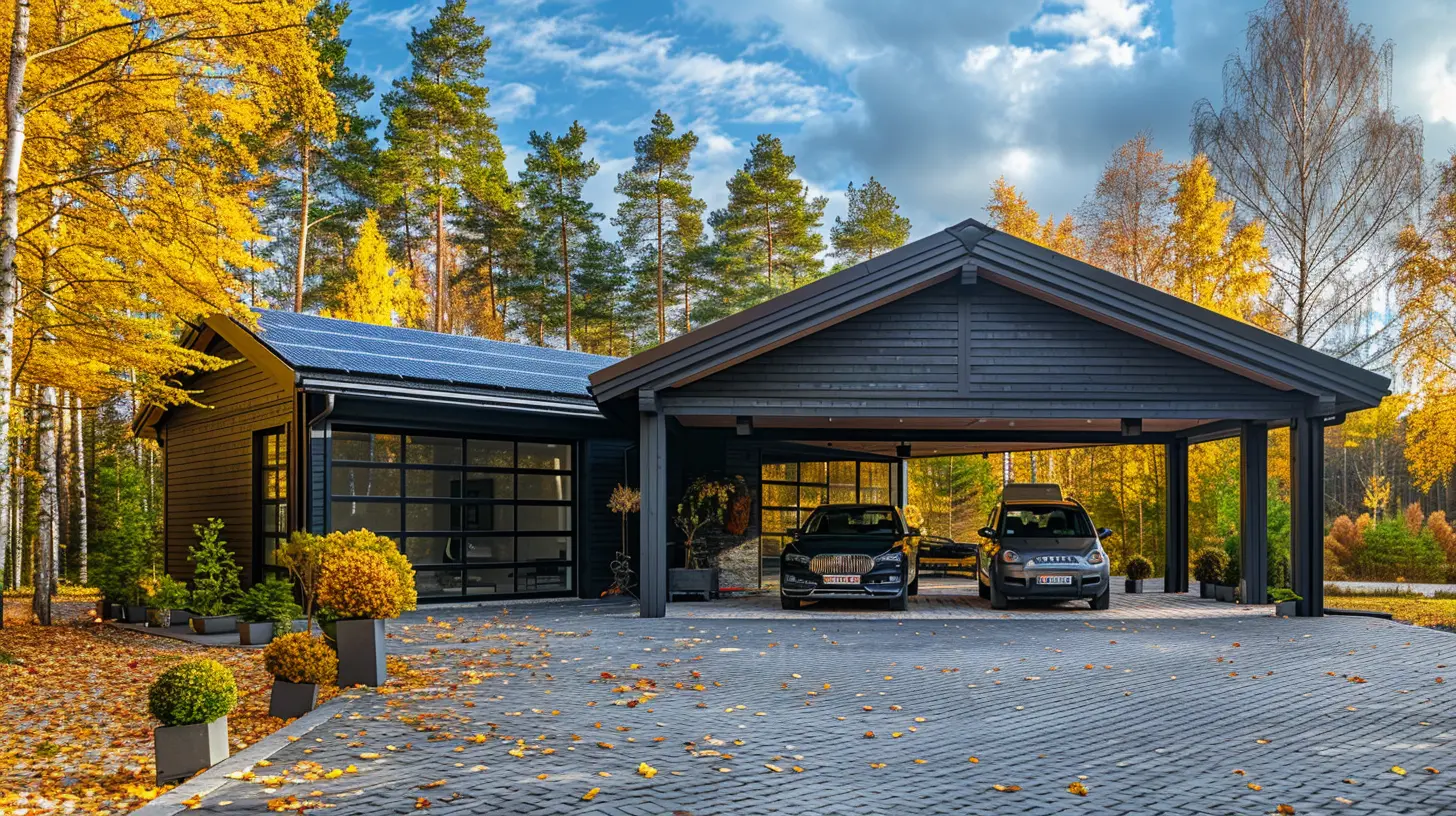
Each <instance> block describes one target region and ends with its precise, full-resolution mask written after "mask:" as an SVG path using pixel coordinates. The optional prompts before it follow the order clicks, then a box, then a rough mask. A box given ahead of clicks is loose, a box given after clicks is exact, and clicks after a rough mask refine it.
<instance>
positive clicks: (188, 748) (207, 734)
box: [152, 717, 228, 785]
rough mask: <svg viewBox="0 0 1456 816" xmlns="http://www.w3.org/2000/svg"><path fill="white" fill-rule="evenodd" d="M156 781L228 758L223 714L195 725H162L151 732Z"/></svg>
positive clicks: (183, 775) (175, 777)
mask: <svg viewBox="0 0 1456 816" xmlns="http://www.w3.org/2000/svg"><path fill="white" fill-rule="evenodd" d="M152 741H153V743H154V744H155V746H156V754H157V784H158V785H160V784H162V783H164V782H172V781H175V780H178V779H186V778H187V777H189V776H191V775H193V774H195V773H197V772H198V771H202V770H206V769H208V768H211V767H212V766H214V765H216V764H217V763H219V762H222V761H223V760H224V759H227V757H228V727H227V717H218V718H217V719H215V720H213V721H212V722H208V723H200V724H198V725H172V726H162V727H160V728H156V729H154V730H153V731H152Z"/></svg>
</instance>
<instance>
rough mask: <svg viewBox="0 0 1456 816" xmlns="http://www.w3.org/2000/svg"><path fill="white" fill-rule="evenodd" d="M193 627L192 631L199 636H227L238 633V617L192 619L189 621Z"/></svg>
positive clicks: (218, 616)
mask: <svg viewBox="0 0 1456 816" xmlns="http://www.w3.org/2000/svg"><path fill="white" fill-rule="evenodd" d="M187 622H188V624H190V625H191V626H192V631H194V632H196V633H197V634H199V635H226V634H228V633H230V632H236V631H238V616H237V615H213V616H211V617H206V618H199V617H195V616H194V617H191V618H188V619H187Z"/></svg>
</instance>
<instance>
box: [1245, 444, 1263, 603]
mask: <svg viewBox="0 0 1456 816" xmlns="http://www.w3.org/2000/svg"><path fill="white" fill-rule="evenodd" d="M1239 548H1240V549H1239V569H1240V572H1239V581H1240V584H1239V597H1240V598H1242V599H1243V601H1244V603H1252V604H1261V603H1267V602H1268V600H1269V596H1268V588H1269V426H1268V425H1266V424H1264V423H1262V422H1245V423H1244V424H1243V425H1242V426H1240V428H1239Z"/></svg>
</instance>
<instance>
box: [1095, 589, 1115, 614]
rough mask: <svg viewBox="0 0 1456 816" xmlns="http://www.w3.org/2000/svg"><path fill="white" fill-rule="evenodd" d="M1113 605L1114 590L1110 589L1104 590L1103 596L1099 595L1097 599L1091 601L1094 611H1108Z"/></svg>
mask: <svg viewBox="0 0 1456 816" xmlns="http://www.w3.org/2000/svg"><path fill="white" fill-rule="evenodd" d="M1111 603H1112V590H1111V589H1110V588H1109V589H1104V590H1102V594H1101V595H1098V596H1097V597H1095V598H1093V599H1092V600H1091V601H1090V604H1091V606H1092V608H1093V609H1106V608H1108V606H1110V605H1111Z"/></svg>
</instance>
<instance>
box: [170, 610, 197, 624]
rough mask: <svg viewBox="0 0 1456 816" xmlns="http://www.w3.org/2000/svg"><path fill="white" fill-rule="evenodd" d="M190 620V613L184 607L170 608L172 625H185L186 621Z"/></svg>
mask: <svg viewBox="0 0 1456 816" xmlns="http://www.w3.org/2000/svg"><path fill="white" fill-rule="evenodd" d="M190 620H192V613H191V612H188V611H187V610H186V609H173V610H172V625H173V626H186V625H187V621H190Z"/></svg>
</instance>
